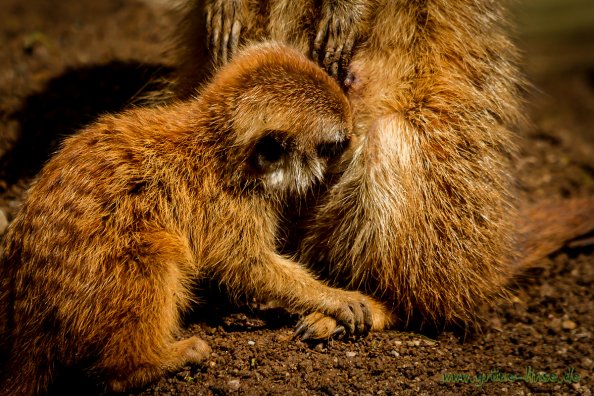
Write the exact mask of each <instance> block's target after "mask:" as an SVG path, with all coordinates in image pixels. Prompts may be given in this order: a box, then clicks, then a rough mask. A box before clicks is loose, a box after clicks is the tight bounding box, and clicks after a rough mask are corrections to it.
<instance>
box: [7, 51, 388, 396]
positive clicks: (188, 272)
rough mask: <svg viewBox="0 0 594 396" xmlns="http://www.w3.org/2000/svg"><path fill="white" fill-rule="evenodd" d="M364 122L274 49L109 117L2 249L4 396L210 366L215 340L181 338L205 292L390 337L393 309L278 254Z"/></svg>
mask: <svg viewBox="0 0 594 396" xmlns="http://www.w3.org/2000/svg"><path fill="white" fill-rule="evenodd" d="M351 122H352V119H351V113H350V108H349V104H348V101H347V99H346V97H345V96H344V94H343V93H342V91H341V90H340V88H339V86H338V85H337V84H336V83H335V82H334V81H333V80H332V79H331V78H330V77H328V75H327V74H326V73H325V72H324V71H323V70H321V69H320V68H319V67H318V66H316V65H315V64H314V63H312V62H310V61H308V60H307V59H305V58H304V57H303V56H301V55H300V54H298V53H297V52H296V51H294V50H292V49H290V48H288V47H286V46H283V45H279V44H274V43H264V44H259V45H256V46H254V47H250V48H248V49H246V50H245V51H244V52H242V53H241V54H240V55H239V56H238V57H237V58H236V59H235V61H234V62H232V63H231V64H229V65H228V66H226V67H224V68H222V69H221V70H220V71H218V73H217V74H216V75H215V76H214V78H213V80H212V82H211V83H209V84H208V85H206V86H205V87H204V88H203V89H202V90H201V92H200V94H199V96H197V97H196V98H193V99H189V100H186V101H181V102H177V103H173V104H170V105H167V106H162V107H156V108H150V109H149V108H146V109H142V108H138V109H133V110H129V111H126V112H124V113H122V114H121V115H115V116H104V117H102V118H101V119H100V120H99V121H97V122H96V123H95V124H93V125H91V126H89V127H87V128H86V129H85V130H83V131H82V132H81V133H79V134H78V135H76V136H73V137H71V138H68V139H67V140H66V141H65V142H64V144H63V147H62V148H61V150H60V151H59V153H58V154H57V155H56V156H55V157H54V158H53V159H51V160H50V161H49V163H48V164H47V165H46V166H45V167H44V169H43V170H42V171H41V173H40V175H39V177H38V179H37V180H36V182H35V183H34V185H33V186H32V187H31V189H30V190H29V191H28V193H27V195H26V199H25V201H24V204H23V207H22V208H21V210H20V212H19V214H18V215H17V216H16V218H15V220H14V221H13V223H12V224H11V225H10V229H9V231H8V233H7V235H6V237H5V240H4V251H3V254H2V257H1V261H0V263H1V265H0V275H1V277H0V282H1V286H2V289H1V294H0V303H1V307H0V308H1V311H0V330H1V340H2V343H3V344H4V345H3V350H4V351H6V353H7V355H6V356H7V359H6V361H5V362H4V364H5V365H6V370H4V374H5V378H4V379H3V382H2V384H1V386H0V393H1V394H3V395H14V394H39V393H43V392H44V390H45V389H47V387H48V385H49V384H50V383H51V381H52V378H53V377H54V375H55V374H56V371H57V370H58V368H60V367H66V368H67V367H77V368H80V369H81V370H83V371H84V372H86V373H87V374H89V375H91V376H93V377H94V378H98V379H102V380H104V381H105V383H106V384H107V387H108V388H109V389H110V390H113V391H123V390H126V389H129V388H131V387H136V386H140V385H143V384H145V383H147V382H148V381H151V380H152V379H154V378H155V377H157V376H160V375H162V374H163V373H164V372H166V371H168V370H174V369H176V368H178V367H180V366H183V365H184V364H187V363H189V362H198V361H201V360H204V359H206V358H207V357H208V356H209V347H208V346H207V344H206V343H205V342H204V341H203V340H201V339H199V338H198V337H191V338H188V339H184V340H181V341H176V338H175V336H176V334H177V332H178V331H179V328H180V313H181V312H182V311H183V310H184V309H187V308H188V306H189V305H190V303H191V301H192V298H193V297H192V295H191V293H190V289H191V285H192V283H193V282H194V281H196V280H198V279H204V278H209V279H215V280H218V282H220V283H221V284H223V285H225V287H226V288H227V289H228V290H230V292H231V293H233V294H234V295H239V294H242V295H248V296H252V297H255V298H258V299H273V300H275V301H278V302H280V303H282V304H283V305H284V306H285V307H286V308H287V309H289V310H291V311H293V312H297V313H308V312H314V311H315V312H319V313H321V314H324V315H328V316H329V317H332V318H334V319H336V321H337V322H339V323H340V324H341V325H343V326H345V327H346V328H347V329H349V330H350V331H351V332H353V333H364V332H366V331H368V330H369V329H370V328H371V327H372V326H381V325H382V323H379V322H381V321H385V320H388V316H387V314H386V313H385V312H384V311H383V310H382V307H381V305H379V304H378V303H376V302H374V301H373V300H372V299H369V298H367V297H365V296H363V295H362V294H360V293H358V292H353V291H343V290H339V289H334V288H330V287H328V286H326V285H324V284H323V283H321V282H319V281H317V280H316V279H315V278H314V277H313V276H312V275H311V274H310V273H309V272H308V271H307V270H306V269H305V268H304V267H303V266H302V265H299V264H298V263H296V262H293V261H291V260H289V259H287V258H284V257H282V256H281V255H279V254H278V253H277V252H276V251H275V243H276V232H277V223H278V221H279V211H280V209H281V206H282V203H283V202H284V201H285V200H286V199H287V198H288V197H291V196H301V195H303V194H304V193H305V192H306V191H307V190H308V189H310V188H312V186H313V185H314V184H315V183H319V182H320V181H321V180H322V178H323V176H324V173H325V171H326V169H327V168H328V167H329V166H331V164H332V162H333V161H334V160H336V159H337V158H338V157H339V156H340V154H341V153H342V151H344V149H345V148H346V147H347V145H348V142H349V138H350V135H351V131H352V127H351ZM374 322H378V323H374Z"/></svg>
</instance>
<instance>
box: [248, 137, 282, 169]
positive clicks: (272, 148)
mask: <svg viewBox="0 0 594 396" xmlns="http://www.w3.org/2000/svg"><path fill="white" fill-rule="evenodd" d="M286 147H287V143H286V142H285V141H284V140H283V139H282V137H281V136H280V135H279V134H277V133H274V134H273V133H271V134H267V135H265V136H264V137H263V138H261V139H260V140H259V141H258V143H256V146H255V148H254V154H253V160H254V165H255V167H256V169H258V170H260V171H262V172H264V171H266V170H269V169H270V168H271V167H272V166H273V165H275V164H276V163H278V162H279V161H280V160H281V159H282V158H283V157H284V156H285V154H286V153H287V149H286Z"/></svg>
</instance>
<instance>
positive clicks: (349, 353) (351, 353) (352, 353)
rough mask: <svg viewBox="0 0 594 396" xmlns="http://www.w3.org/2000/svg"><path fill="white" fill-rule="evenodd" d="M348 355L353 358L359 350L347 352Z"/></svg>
mask: <svg viewBox="0 0 594 396" xmlns="http://www.w3.org/2000/svg"><path fill="white" fill-rule="evenodd" d="M346 355H347V357H350V358H352V357H355V356H357V352H347V353H346Z"/></svg>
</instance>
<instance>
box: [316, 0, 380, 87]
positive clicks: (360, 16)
mask: <svg viewBox="0 0 594 396" xmlns="http://www.w3.org/2000/svg"><path fill="white" fill-rule="evenodd" d="M366 3H369V2H368V1H361V0H340V1H338V2H330V1H324V2H323V5H322V17H321V19H320V21H319V23H318V30H317V34H316V37H315V39H314V42H313V48H312V59H313V60H314V61H315V62H318V63H319V64H320V65H321V66H322V67H324V68H325V69H326V71H327V72H328V74H330V75H331V76H332V77H334V78H335V79H337V80H338V81H341V80H343V79H344V78H345V77H346V74H347V72H348V67H349V63H350V61H351V56H352V51H353V47H354V46H355V42H356V41H357V39H358V38H359V36H360V35H361V32H362V31H363V30H364V28H363V27H364V25H365V22H366V18H367V16H368V14H369V9H368V8H369V5H368V4H366Z"/></svg>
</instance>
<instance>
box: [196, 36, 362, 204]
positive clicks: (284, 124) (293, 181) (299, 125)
mask: <svg viewBox="0 0 594 396" xmlns="http://www.w3.org/2000/svg"><path fill="white" fill-rule="evenodd" d="M204 96H206V97H209V99H207V103H209V109H210V110H209V117H210V124H209V125H210V128H214V129H215V130H216V133H217V134H219V136H221V139H223V140H222V141H223V142H224V145H225V146H224V150H226V153H225V159H226V162H227V165H228V166H230V169H229V171H230V172H231V173H232V176H233V177H234V179H235V180H237V181H238V182H240V183H241V182H243V183H245V182H250V183H252V184H253V183H255V184H256V185H258V186H259V187H261V188H263V189H264V190H265V191H267V192H269V193H273V194H279V193H280V194H282V193H293V194H302V193H304V192H305V191H307V189H308V188H310V187H312V186H313V185H314V184H315V183H316V182H319V181H320V180H321V179H322V177H323V176H324V174H325V172H326V170H327V169H328V167H329V166H330V165H332V164H333V163H334V162H335V161H336V160H337V159H338V158H339V157H340V156H341V155H342V153H343V152H344V151H345V149H346V148H347V147H348V145H349V141H350V137H351V133H352V117H351V111H350V106H349V103H348V99H347V98H346V96H345V95H344V93H343V92H342V91H341V89H340V87H339V86H338V84H337V83H336V82H335V81H334V80H333V79H332V78H330V77H329V76H328V75H327V74H326V73H325V72H324V71H323V70H322V69H320V68H319V67H318V66H317V65H316V64H314V63H313V62H311V61H309V60H307V59H306V58H305V57H304V56H303V55H301V54H299V53H298V52H296V51H295V50H293V49H291V48H289V47H287V46H285V45H281V44H276V43H264V44H258V45H253V46H250V47H248V48H246V49H245V50H244V51H243V52H241V53H240V54H239V55H238V56H237V57H236V58H235V60H234V61H233V62H232V63H231V64H229V65H228V66H226V67H224V68H222V69H221V70H220V71H219V72H218V73H217V74H216V75H215V77H214V79H213V82H212V83H211V84H210V85H209V86H208V87H207V88H206V90H205V92H203V97H204Z"/></svg>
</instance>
